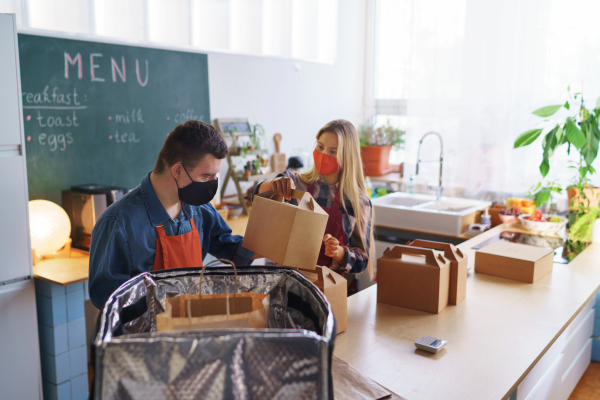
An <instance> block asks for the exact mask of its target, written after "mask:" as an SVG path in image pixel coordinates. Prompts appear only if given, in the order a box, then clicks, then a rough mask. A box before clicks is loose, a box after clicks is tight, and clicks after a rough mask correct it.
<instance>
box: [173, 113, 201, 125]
mask: <svg viewBox="0 0 600 400" xmlns="http://www.w3.org/2000/svg"><path fill="white" fill-rule="evenodd" d="M203 118H204V116H203V115H200V116H198V115H197V114H195V113H194V110H193V109H188V110H187V111H185V112H182V113H179V114H175V122H176V123H178V124H179V123H181V122H186V121H189V120H192V119H194V120H202V119H203ZM167 119H168V118H167Z"/></svg>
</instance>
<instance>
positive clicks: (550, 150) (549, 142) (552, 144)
mask: <svg viewBox="0 0 600 400" xmlns="http://www.w3.org/2000/svg"><path fill="white" fill-rule="evenodd" d="M557 131H558V125H556V127H554V129H552V130H551V131H550V132H548V133H547V134H546V136H545V137H544V141H543V142H542V148H543V149H544V159H546V160H547V159H549V158H550V157H552V154H554V150H556V147H557V146H558V141H557V140H556V132H557Z"/></svg>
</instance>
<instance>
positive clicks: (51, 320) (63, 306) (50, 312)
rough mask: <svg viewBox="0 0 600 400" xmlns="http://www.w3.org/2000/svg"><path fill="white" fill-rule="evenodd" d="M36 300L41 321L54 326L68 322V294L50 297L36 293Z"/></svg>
mask: <svg viewBox="0 0 600 400" xmlns="http://www.w3.org/2000/svg"><path fill="white" fill-rule="evenodd" d="M35 300H36V305H37V315H38V321H39V322H40V323H42V324H44V325H48V326H51V327H54V326H58V325H62V324H64V323H66V322H67V298H66V296H59V297H54V298H50V297H46V296H42V295H40V294H36V295H35Z"/></svg>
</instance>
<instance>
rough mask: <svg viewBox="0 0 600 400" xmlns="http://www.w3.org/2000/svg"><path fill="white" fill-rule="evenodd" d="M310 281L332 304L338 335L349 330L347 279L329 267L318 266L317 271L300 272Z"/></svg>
mask: <svg viewBox="0 0 600 400" xmlns="http://www.w3.org/2000/svg"><path fill="white" fill-rule="evenodd" d="M299 271H300V272H301V273H302V274H304V276H306V277H307V278H308V280H309V281H311V282H312V283H314V284H315V286H316V287H318V288H319V289H320V290H321V292H323V294H324V295H325V297H326V298H327V301H328V302H329V304H331V310H332V311H333V315H335V323H336V325H337V333H340V332H344V331H345V330H346V329H348V283H347V281H346V279H345V278H344V277H343V276H341V275H340V274H337V273H335V272H333V271H332V270H330V269H329V268H327V267H322V266H317V269H316V270H313V271H304V270H299Z"/></svg>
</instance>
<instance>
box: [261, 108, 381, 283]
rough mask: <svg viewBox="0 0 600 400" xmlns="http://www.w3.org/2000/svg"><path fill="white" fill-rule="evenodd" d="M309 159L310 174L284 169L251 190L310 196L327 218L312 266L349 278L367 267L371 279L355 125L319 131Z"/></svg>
mask: <svg viewBox="0 0 600 400" xmlns="http://www.w3.org/2000/svg"><path fill="white" fill-rule="evenodd" d="M313 157H314V161H315V166H314V167H313V168H312V169H311V170H310V171H307V172H305V173H303V174H299V173H297V172H290V171H285V172H283V173H282V174H281V175H279V176H277V178H275V179H273V180H272V181H266V182H263V183H261V184H260V185H259V186H257V187H256V188H255V189H254V192H255V193H263V192H267V191H269V190H273V191H274V192H275V193H277V194H281V195H283V196H284V197H285V198H286V199H287V200H290V199H291V193H292V189H298V190H302V191H305V192H309V193H310V194H311V195H312V196H313V197H314V198H315V200H316V201H317V203H318V204H319V205H320V206H321V207H322V208H323V209H324V210H325V211H327V213H328V214H329V220H328V222H327V228H326V230H325V236H324V237H323V245H322V246H321V252H320V253H319V260H318V261H317V264H318V265H324V266H328V267H330V268H332V269H334V270H337V271H340V272H348V273H353V274H359V273H361V272H363V271H364V270H365V269H368V270H369V274H370V275H371V276H372V275H373V267H372V264H373V262H372V260H371V258H370V256H371V255H374V254H375V253H374V250H373V246H374V241H373V231H372V229H371V220H372V211H371V202H370V201H369V198H368V196H367V190H366V187H365V178H364V175H363V170H362V161H361V158H360V144H359V141H358V134H357V133H356V129H355V128H354V126H353V125H352V124H351V123H350V122H348V121H346V120H343V119H338V120H335V121H331V122H329V123H328V124H327V125H325V126H324V127H323V128H321V130H320V131H319V133H317V144H316V146H315V150H314V152H313ZM342 199H343V201H342ZM294 201H295V200H294ZM299 245H301V244H299Z"/></svg>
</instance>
